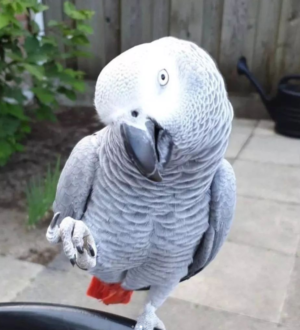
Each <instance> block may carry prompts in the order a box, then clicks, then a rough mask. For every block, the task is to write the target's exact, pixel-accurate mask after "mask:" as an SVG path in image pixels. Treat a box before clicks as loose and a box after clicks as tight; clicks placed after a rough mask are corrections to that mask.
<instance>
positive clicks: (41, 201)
mask: <svg viewBox="0 0 300 330" xmlns="http://www.w3.org/2000/svg"><path fill="white" fill-rule="evenodd" d="M60 172H61V169H60V157H58V158H57V161H56V164H55V166H54V168H51V166H50V165H48V168H47V173H46V176H45V178H43V177H42V176H41V175H37V176H36V177H33V178H32V179H31V180H30V181H29V183H28V185H27V187H26V201H27V225H28V226H30V227H34V226H35V225H36V224H38V223H39V222H40V221H41V220H42V219H44V218H45V217H47V215H48V214H49V211H51V207H52V204H53V202H54V199H55V194H56V188H57V183H58V180H59V176H60Z"/></svg>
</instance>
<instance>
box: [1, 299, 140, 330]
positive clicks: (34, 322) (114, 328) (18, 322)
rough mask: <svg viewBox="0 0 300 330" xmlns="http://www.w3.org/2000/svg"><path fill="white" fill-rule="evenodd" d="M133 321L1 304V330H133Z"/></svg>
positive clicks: (49, 307) (59, 307) (47, 307)
mask: <svg viewBox="0 0 300 330" xmlns="http://www.w3.org/2000/svg"><path fill="white" fill-rule="evenodd" d="M135 323H136V322H135V321H133V320H129V319H126V318H124V317H120V316H116V315H112V314H108V313H104V312H100V311H95V310H92V309H85V308H79V307H71V306H65V305H53V304H35V303H8V304H0V329H1V330H129V329H130V330H132V329H133V328H134V326H135Z"/></svg>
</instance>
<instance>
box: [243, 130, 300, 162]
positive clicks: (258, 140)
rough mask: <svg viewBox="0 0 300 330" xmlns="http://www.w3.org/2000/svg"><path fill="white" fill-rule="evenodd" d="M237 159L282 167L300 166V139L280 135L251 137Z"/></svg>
mask: <svg viewBox="0 0 300 330" xmlns="http://www.w3.org/2000/svg"><path fill="white" fill-rule="evenodd" d="M239 159H244V160H251V161H256V162H262V163H273V164H282V165H294V166H299V165H300V139H292V138H288V137H284V136H280V135H269V136H261V135H256V136H253V137H251V139H250V141H249V142H248V143H247V146H245V148H244V149H243V150H242V151H241V153H240V155H239Z"/></svg>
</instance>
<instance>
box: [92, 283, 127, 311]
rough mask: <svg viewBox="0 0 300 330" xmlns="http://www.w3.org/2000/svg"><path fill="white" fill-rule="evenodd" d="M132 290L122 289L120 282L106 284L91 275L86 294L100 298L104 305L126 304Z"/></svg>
mask: <svg viewBox="0 0 300 330" xmlns="http://www.w3.org/2000/svg"><path fill="white" fill-rule="evenodd" d="M132 293H133V291H127V290H124V289H123V288H122V287H121V284H119V283H116V284H107V283H104V282H101V281H100V280H99V279H98V278H96V277H93V278H92V281H91V283H90V286H89V288H88V290H87V295H88V296H90V297H93V298H96V299H99V300H101V301H102V302H103V303H104V304H105V305H110V304H128V303H129V301H130V298H131V296H132Z"/></svg>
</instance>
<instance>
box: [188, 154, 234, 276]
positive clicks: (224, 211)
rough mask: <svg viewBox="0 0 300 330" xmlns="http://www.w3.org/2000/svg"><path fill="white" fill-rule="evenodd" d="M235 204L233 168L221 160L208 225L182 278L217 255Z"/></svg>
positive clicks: (214, 184)
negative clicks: (187, 270) (186, 272)
mask: <svg viewBox="0 0 300 330" xmlns="http://www.w3.org/2000/svg"><path fill="white" fill-rule="evenodd" d="M235 204H236V180H235V174H234V172H233V168H232V166H231V165H230V163H229V162H228V161H227V160H223V162H222V163H221V166H220V168H219V169H218V171H217V172H216V175H215V176H214V179H213V182H212V186H211V201H210V213H209V227H208V229H207V231H206V232H205V234H204V235H203V237H202V239H201V242H200V244H199V246H198V248H197V250H196V252H195V255H194V258H193V263H192V264H191V265H190V267H189V272H188V275H187V276H186V277H185V278H184V280H186V279H189V278H190V277H192V276H194V275H196V274H197V273H198V272H200V271H201V270H202V269H204V268H205V267H206V266H207V265H208V264H209V263H210V262H211V261H212V260H213V259H214V258H215V257H216V255H217V253H218V252H219V250H220V249H221V247H222V245H223V243H224V241H225V239H226V238H227V236H228V233H229V230H230V227H231V224H232V221H233V217H234V212H235Z"/></svg>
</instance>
